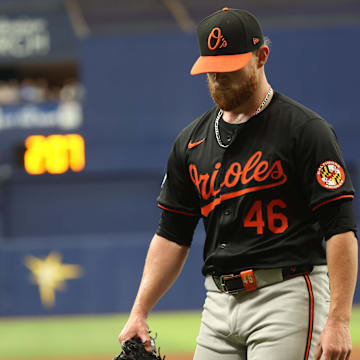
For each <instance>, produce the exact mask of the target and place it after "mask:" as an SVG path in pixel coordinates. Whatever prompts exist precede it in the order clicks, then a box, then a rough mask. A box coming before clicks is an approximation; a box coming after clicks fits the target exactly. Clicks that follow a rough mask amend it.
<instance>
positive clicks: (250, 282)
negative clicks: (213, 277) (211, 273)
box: [219, 270, 257, 294]
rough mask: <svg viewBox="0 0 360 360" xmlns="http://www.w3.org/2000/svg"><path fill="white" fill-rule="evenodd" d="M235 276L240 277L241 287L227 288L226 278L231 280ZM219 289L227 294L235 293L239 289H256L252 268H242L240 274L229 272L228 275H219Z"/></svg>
mask: <svg viewBox="0 0 360 360" xmlns="http://www.w3.org/2000/svg"><path fill="white" fill-rule="evenodd" d="M235 278H241V282H242V284H243V286H244V287H243V288H242V289H234V290H229V289H228V288H227V286H226V280H231V279H235ZM219 280H220V281H219V282H220V290H221V291H222V292H224V293H227V294H237V293H239V292H240V291H243V290H246V291H248V292H250V291H254V290H256V289H257V283H256V279H255V274H254V270H244V271H241V272H240V274H236V275H234V274H230V275H221V276H220V279H219Z"/></svg>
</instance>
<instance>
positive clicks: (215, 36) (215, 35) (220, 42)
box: [208, 27, 227, 50]
mask: <svg viewBox="0 0 360 360" xmlns="http://www.w3.org/2000/svg"><path fill="white" fill-rule="evenodd" d="M214 41H215V44H214ZM208 47H209V49H210V50H216V49H217V48H219V49H220V48H224V47H227V41H226V40H225V38H224V36H223V35H222V34H221V29H220V28H218V27H215V28H213V29H212V30H211V32H210V35H209V37H208Z"/></svg>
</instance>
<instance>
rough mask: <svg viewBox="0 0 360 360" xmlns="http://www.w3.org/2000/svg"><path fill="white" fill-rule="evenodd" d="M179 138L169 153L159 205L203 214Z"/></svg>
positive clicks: (197, 214) (192, 214)
mask: <svg viewBox="0 0 360 360" xmlns="http://www.w3.org/2000/svg"><path fill="white" fill-rule="evenodd" d="M184 152H185V151H184V150H182V149H181V144H180V141H179V139H178V140H177V141H176V142H175V144H174V146H173V148H172V150H171V153H170V155H169V159H168V163H167V169H166V174H165V176H164V180H163V183H162V186H161V191H160V195H159V197H158V199H157V200H158V206H159V207H160V208H162V209H163V210H167V211H172V212H175V213H179V214H183V215H189V216H197V217H200V216H201V211H200V203H199V196H198V195H197V193H196V192H195V188H194V185H193V184H192V182H191V180H190V175H189V172H188V171H187V169H186V162H185V154H184Z"/></svg>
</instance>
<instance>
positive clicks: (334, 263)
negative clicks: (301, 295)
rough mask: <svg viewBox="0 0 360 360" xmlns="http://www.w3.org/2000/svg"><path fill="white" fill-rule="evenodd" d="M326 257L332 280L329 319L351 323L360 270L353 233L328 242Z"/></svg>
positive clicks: (336, 237)
mask: <svg viewBox="0 0 360 360" xmlns="http://www.w3.org/2000/svg"><path fill="white" fill-rule="evenodd" d="M326 257H327V262H328V268H329V279H330V311H329V319H331V320H339V321H344V322H349V321H350V316H351V308H352V301H353V296H354V291H355V285H356V278H357V269H358V245H357V239H356V237H355V235H354V233H353V232H352V231H350V232H347V233H343V234H337V235H334V236H332V237H331V238H330V239H329V240H328V241H327V247H326Z"/></svg>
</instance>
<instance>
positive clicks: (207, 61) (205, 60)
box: [190, 52, 252, 75]
mask: <svg viewBox="0 0 360 360" xmlns="http://www.w3.org/2000/svg"><path fill="white" fill-rule="evenodd" d="M251 56H252V52H248V53H245V54H236V55H218V56H200V57H199V58H198V59H197V61H196V62H195V64H194V66H193V67H192V69H191V71H190V74H191V75H198V74H204V73H211V72H230V71H236V70H240V69H241V68H243V67H244V66H246V65H247V64H248V62H249V61H250V59H251Z"/></svg>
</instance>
